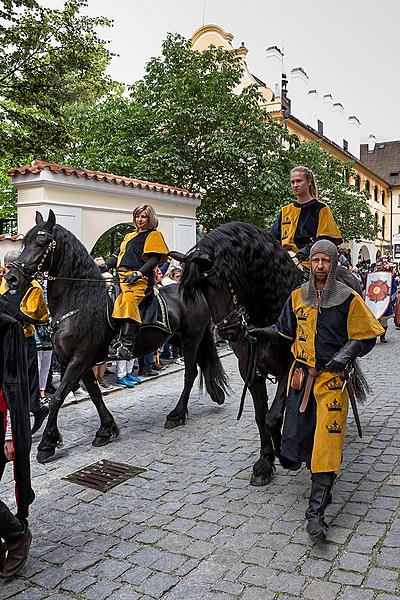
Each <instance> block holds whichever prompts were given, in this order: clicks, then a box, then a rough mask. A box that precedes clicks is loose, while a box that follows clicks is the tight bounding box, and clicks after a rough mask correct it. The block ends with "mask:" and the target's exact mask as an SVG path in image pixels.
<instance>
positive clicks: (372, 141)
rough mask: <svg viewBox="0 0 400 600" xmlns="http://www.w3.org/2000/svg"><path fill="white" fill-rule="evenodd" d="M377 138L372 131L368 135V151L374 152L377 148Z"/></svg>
mask: <svg viewBox="0 0 400 600" xmlns="http://www.w3.org/2000/svg"><path fill="white" fill-rule="evenodd" d="M375 143H376V139H375V136H374V134H373V133H370V134H369V136H368V152H373V151H374V150H375Z"/></svg>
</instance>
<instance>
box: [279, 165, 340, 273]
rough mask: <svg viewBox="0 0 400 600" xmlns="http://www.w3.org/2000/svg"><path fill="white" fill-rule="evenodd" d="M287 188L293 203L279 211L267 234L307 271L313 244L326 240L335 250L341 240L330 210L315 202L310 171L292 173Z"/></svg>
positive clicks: (316, 197)
mask: <svg viewBox="0 0 400 600" xmlns="http://www.w3.org/2000/svg"><path fill="white" fill-rule="evenodd" d="M290 186H291V188H292V191H293V193H294V195H295V196H296V200H295V201H294V202H292V203H290V204H286V205H285V206H284V207H283V208H282V209H281V211H280V213H279V215H278V216H277V218H276V219H275V221H274V223H273V225H272V228H271V231H270V233H271V235H273V236H274V238H276V239H277V240H278V241H279V242H280V243H281V244H282V246H283V247H284V248H286V249H287V250H288V252H290V253H291V254H292V255H293V258H294V261H295V262H296V264H298V265H300V264H301V265H303V266H305V267H307V268H309V256H310V249H311V246H312V245H313V243H314V242H316V241H318V240H320V239H327V240H330V241H331V242H333V243H334V244H336V245H337V246H338V245H339V244H341V243H342V241H343V240H342V237H341V235H340V231H339V229H338V226H337V225H336V223H335V219H334V218H333V216H332V213H331V210H330V208H329V207H328V206H327V205H326V204H324V203H323V202H320V201H319V200H318V192H317V186H316V184H315V180H314V174H313V173H312V171H310V169H307V167H302V166H298V167H295V168H294V169H292V170H291V172H290Z"/></svg>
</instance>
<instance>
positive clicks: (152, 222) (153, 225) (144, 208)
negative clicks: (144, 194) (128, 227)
mask: <svg viewBox="0 0 400 600" xmlns="http://www.w3.org/2000/svg"><path fill="white" fill-rule="evenodd" d="M141 212H144V213H146V215H147V217H148V219H149V227H148V228H149V229H157V227H158V218H157V215H156V211H155V210H154V208H153V207H152V206H151V204H142V205H141V206H137V207H136V208H135V210H134V211H133V213H132V218H133V226H134V227H136V223H135V221H136V217H137V216H138V214H139V213H141Z"/></svg>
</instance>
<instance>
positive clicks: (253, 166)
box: [68, 34, 288, 227]
mask: <svg viewBox="0 0 400 600" xmlns="http://www.w3.org/2000/svg"><path fill="white" fill-rule="evenodd" d="M241 78H242V65H241V62H240V59H239V58H238V57H237V56H235V54H234V53H231V52H227V51H225V50H223V49H221V48H215V47H211V48H208V49H206V50H205V51H204V52H201V53H200V52H196V51H193V50H192V47H191V44H190V42H189V41H187V40H185V39H184V38H182V37H181V36H179V35H171V34H170V35H168V37H167V39H166V41H165V42H164V44H163V50H162V55H161V56H160V57H156V58H152V59H151V60H150V62H149V63H148V65H147V68H146V74H145V77H144V78H143V80H141V81H139V82H137V83H135V84H134V85H133V86H132V87H131V88H130V94H129V96H128V97H125V96H123V95H122V94H110V95H108V96H107V97H106V98H105V99H104V100H103V101H102V102H99V103H97V104H96V106H90V107H88V106H82V107H80V109H79V110H77V111H76V113H75V114H74V122H75V125H76V127H77V136H76V137H77V139H78V142H77V143H76V144H75V145H74V146H73V147H71V148H70V151H69V153H68V159H69V160H70V162H73V163H75V164H79V165H80V166H85V167H88V168H92V169H100V170H105V171H111V172H117V173H118V174H122V175H126V176H131V177H136V178H140V179H146V180H150V181H159V182H162V183H166V184H170V185H175V186H178V187H183V188H186V189H188V190H189V191H191V192H200V193H202V194H203V195H204V200H203V202H202V206H201V209H200V210H199V214H198V216H199V219H200V220H201V221H203V222H206V223H207V225H208V226H209V227H215V226H217V225H219V224H220V223H222V222H224V221H229V220H243V221H253V222H256V223H258V224H260V225H263V223H264V219H265V215H266V214H268V213H269V212H270V211H271V210H273V206H274V203H275V201H276V197H277V194H278V192H279V191H280V181H281V179H280V171H282V170H284V169H283V164H284V161H285V151H284V148H283V145H282V141H283V140H284V139H287V138H288V135H287V133H286V131H285V130H284V129H283V128H282V127H281V126H280V125H278V124H277V123H275V122H273V121H272V119H270V118H269V117H268V115H266V113H265V111H263V110H262V109H261V107H260V95H259V91H258V89H257V88H256V87H248V88H246V89H244V90H243V91H242V92H241V93H234V90H235V88H236V89H237V88H238V86H239V84H240V81H241Z"/></svg>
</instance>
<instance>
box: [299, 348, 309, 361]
mask: <svg viewBox="0 0 400 600" xmlns="http://www.w3.org/2000/svg"><path fill="white" fill-rule="evenodd" d="M297 358H298V359H299V360H307V358H308V354H307V353H306V352H304V350H302V351H301V352H299V353H298V355H297Z"/></svg>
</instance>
